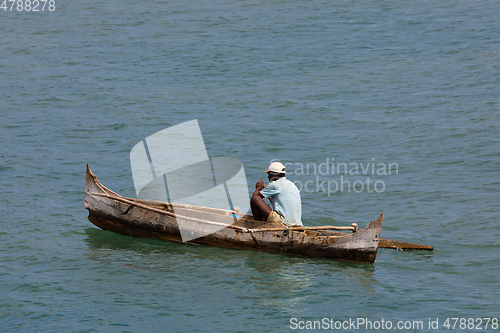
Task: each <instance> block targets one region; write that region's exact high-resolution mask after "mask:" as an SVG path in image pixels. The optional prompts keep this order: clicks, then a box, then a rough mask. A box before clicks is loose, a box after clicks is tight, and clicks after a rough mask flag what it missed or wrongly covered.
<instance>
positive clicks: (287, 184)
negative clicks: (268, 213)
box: [260, 177, 303, 227]
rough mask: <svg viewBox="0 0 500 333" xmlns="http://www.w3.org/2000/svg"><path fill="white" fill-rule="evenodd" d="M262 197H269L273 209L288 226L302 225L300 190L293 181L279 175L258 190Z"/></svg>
mask: <svg viewBox="0 0 500 333" xmlns="http://www.w3.org/2000/svg"><path fill="white" fill-rule="evenodd" d="M260 194H262V195H263V196H264V198H269V197H271V199H272V200H271V201H272V203H273V210H275V211H276V212H277V213H278V214H279V215H281V217H282V219H281V220H282V222H283V223H284V224H286V225H288V226H290V227H295V226H302V225H303V224H302V221H301V217H302V204H301V201H300V191H299V189H298V188H297V186H295V184H294V183H292V182H291V181H289V180H288V179H286V178H285V177H281V178H280V179H278V180H275V181H274V182H270V183H269V184H268V185H267V186H266V188H265V189H263V190H262V191H260Z"/></svg>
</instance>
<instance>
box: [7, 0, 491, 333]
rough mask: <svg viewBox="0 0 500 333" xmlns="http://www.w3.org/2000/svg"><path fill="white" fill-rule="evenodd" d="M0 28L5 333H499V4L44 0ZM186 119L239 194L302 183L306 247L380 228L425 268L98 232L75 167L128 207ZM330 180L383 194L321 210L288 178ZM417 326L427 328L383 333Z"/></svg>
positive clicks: (392, 260) (384, 258)
mask: <svg viewBox="0 0 500 333" xmlns="http://www.w3.org/2000/svg"><path fill="white" fill-rule="evenodd" d="M9 6H10V3H9ZM0 17H1V18H0V27H1V34H0V94H1V98H0V191H1V195H0V209H1V214H0V240H1V247H0V330H1V331H2V332H63V331H64V332H187V331H196V332H274V331H277V332H288V331H297V330H294V329H293V325H292V326H291V323H290V320H291V319H292V318H296V319H297V321H303V322H304V323H306V321H321V320H323V318H327V319H328V320H330V319H333V320H339V321H344V320H347V321H349V319H350V318H352V319H354V320H356V318H366V319H367V320H370V321H381V320H382V319H383V320H385V321H392V323H393V325H394V327H393V329H392V330H389V331H393V332H409V331H413V332H427V331H431V332H435V331H448V330H447V329H446V328H445V327H444V326H443V324H444V323H445V320H446V319H447V318H467V319H468V318H473V319H476V318H485V317H489V318H500V311H499V306H498V304H499V298H500V292H499V281H500V278H499V275H500V268H499V265H500V242H499V237H500V218H499V209H498V204H499V202H500V194H499V193H500V192H499V186H500V174H499V163H500V148H499V147H500V137H499V133H500V112H499V96H500V66H499V63H500V44H499V42H500V38H499V36H500V34H499V31H500V23H499V20H498V18H499V17H500V5H499V3H498V2H497V1H473V2H471V1H452V0H444V1H418V2H409V1H321V0H319V1H283V0H280V1H261V0H245V1H226V0H220V1H210V2H208V1H187V2H186V1H182V2H178V1H177V2H174V1H149V2H139V1H135V0H128V1H104V2H102V1H101V2H95V1H87V0H84V1H78V2H64V3H63V2H60V1H57V0H56V10H55V11H53V12H49V11H47V9H46V10H45V11H44V12H38V13H26V12H21V13H18V12H9V11H6V12H4V11H1V12H0ZM192 119H198V121H199V124H200V127H201V131H202V133H203V136H204V140H205V144H206V146H207V149H208V152H209V155H210V156H212V157H214V156H228V157H235V158H238V159H240V160H241V161H242V162H243V164H244V166H245V171H246V174H247V178H248V181H249V188H252V187H253V185H254V183H255V182H256V181H257V180H259V179H260V178H262V170H265V168H266V167H267V166H268V164H269V163H270V161H271V160H273V159H279V160H281V161H282V162H284V163H291V164H290V167H289V170H290V171H293V172H292V173H291V174H290V176H289V179H291V180H293V181H297V182H298V183H299V182H300V183H301V184H305V183H306V182H307V181H311V183H309V184H310V186H309V188H308V189H309V191H306V190H305V189H303V191H302V199H303V220H304V222H305V223H306V224H307V225H321V224H326V223H336V224H339V225H348V224H350V223H352V222H357V223H358V224H360V226H364V225H366V223H367V222H368V221H370V220H373V219H375V218H376V217H377V216H378V215H379V214H380V213H381V212H382V211H384V212H385V214H386V217H385V220H384V227H383V231H382V237H384V238H389V239H396V240H401V241H410V242H416V243H423V244H428V245H432V246H434V247H435V251H434V252H420V251H413V252H400V251H394V250H389V249H381V250H379V253H378V257H377V260H376V262H375V264H374V265H362V264H347V263H340V262H335V261H328V260H320V259H309V258H295V257H288V256H282V255H276V254H267V253H259V252H251V251H232V250H225V249H218V248H209V247H202V246H187V245H184V244H173V243H166V242H159V241H153V240H143V239H133V238H129V237H124V236H119V235H115V234H112V233H110V232H107V231H102V230H100V229H97V228H96V227H94V226H93V225H92V224H91V223H90V222H89V221H88V220H87V218H86V217H87V211H86V210H85V209H84V207H83V189H84V177H85V167H86V164H87V163H89V164H90V166H91V168H92V170H93V171H94V173H95V174H96V175H97V176H98V177H99V179H100V180H101V181H102V183H103V184H104V185H106V186H107V187H109V188H111V189H113V190H114V191H117V192H118V193H120V194H122V195H126V196H134V195H135V192H134V187H133V181H132V175H131V170H130V164H129V152H130V150H131V148H132V147H133V146H134V145H135V144H136V143H137V142H138V141H139V140H141V139H144V138H145V137H147V136H149V135H151V134H153V133H155V132H157V131H159V130H162V129H164V128H166V127H169V126H173V125H176V124H179V123H182V122H184V121H188V120H192ZM165 149H168V146H166V147H165ZM325 161H329V163H331V162H334V163H346V165H349V166H351V163H353V164H354V165H360V164H363V165H367V163H376V165H377V166H380V165H381V164H383V165H388V164H389V163H392V164H393V166H394V165H395V164H397V172H395V170H393V172H392V173H391V174H380V172H377V170H378V169H375V173H374V174H373V172H371V170H370V172H369V174H367V175H363V174H357V175H356V174H353V173H355V172H351V171H350V170H348V174H346V175H344V178H343V180H344V181H350V182H351V183H353V182H355V181H356V180H359V181H363V182H365V181H366V180H367V178H368V177H369V178H370V180H371V181H372V182H373V183H374V182H377V181H378V182H379V183H378V186H379V187H378V189H379V190H381V189H382V188H381V186H382V184H383V186H384V187H383V191H379V192H376V191H373V190H372V191H371V193H370V192H369V191H368V190H367V189H366V188H365V189H363V190H362V191H354V190H353V189H351V191H347V190H346V189H344V191H336V192H332V193H328V192H327V191H326V190H322V188H321V186H320V184H321V182H323V181H326V182H332V181H337V182H340V175H337V174H331V172H330V173H329V174H319V171H317V172H316V173H314V172H313V170H312V169H310V170H309V173H307V172H300V165H305V164H307V163H314V164H316V165H320V164H321V163H325ZM379 163H381V164H379ZM323 171H324V169H323ZM316 177H317V178H316ZM373 183H372V184H373ZM331 184H333V183H331ZM372 186H373V185H372ZM357 189H358V190H359V189H360V187H359V183H358V188H357ZM429 318H430V319H431V320H433V321H434V320H436V319H439V327H438V329H436V330H432V329H429V327H428V322H429ZM414 320H415V321H422V322H423V323H424V324H425V326H424V328H422V329H421V328H416V329H397V328H396V327H395V326H396V323H397V322H398V321H403V322H404V321H414ZM478 323H479V322H478V321H475V325H477V324H478ZM451 324H453V322H451ZM474 327H478V326H474ZM479 327H482V329H477V330H474V331H477V332H480V331H481V332H482V331H498V330H500V329H498V328H497V329H493V327H492V325H491V323H490V326H489V327H488V329H485V322H483V324H482V326H479ZM470 328H471V327H470V326H468V327H467V328H466V329H463V327H462V329H460V326H459V324H457V326H456V327H455V331H467V330H470V331H472V329H470ZM359 330H362V331H370V330H369V329H366V327H364V326H361V327H360V329H359ZM318 331H320V330H318ZM379 331H383V330H382V329H380V330H379Z"/></svg>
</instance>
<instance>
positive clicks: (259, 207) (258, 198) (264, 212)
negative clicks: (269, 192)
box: [250, 171, 285, 222]
mask: <svg viewBox="0 0 500 333" xmlns="http://www.w3.org/2000/svg"><path fill="white" fill-rule="evenodd" d="M284 176H285V174H282V173H275V172H271V171H269V172H268V173H267V178H268V179H269V182H273V181H275V180H278V179H280V178H281V177H284ZM265 187H266V185H265V184H264V180H263V179H261V180H259V181H258V182H257V184H255V191H254V192H253V194H252V198H251V199H250V207H251V208H252V215H253V218H254V220H257V221H264V222H266V221H267V218H268V217H269V214H270V213H271V211H272V209H271V207H269V206H268V205H267V203H266V202H265V201H264V196H263V195H262V194H260V191H261V190H263V189H264V188H265Z"/></svg>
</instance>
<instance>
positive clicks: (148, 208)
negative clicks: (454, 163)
mask: <svg viewBox="0 0 500 333" xmlns="http://www.w3.org/2000/svg"><path fill="white" fill-rule="evenodd" d="M84 202H85V208H86V209H88V211H89V216H88V219H89V221H90V222H92V223H93V224H95V225H96V226H98V227H99V228H101V229H104V230H109V231H112V232H115V233H118V234H122V235H127V236H131V237H143V238H156V239H161V240H168V241H175V242H182V238H181V232H180V230H179V227H178V221H179V222H184V221H185V222H191V223H192V224H191V225H194V227H193V228H194V229H195V226H196V225H197V224H203V225H215V226H216V225H217V224H218V223H219V222H213V221H219V220H220V217H221V216H224V217H226V219H227V218H231V216H232V215H233V214H234V213H235V212H234V211H230V210H222V209H215V208H206V207H197V206H187V205H181V204H175V203H174V204H172V203H165V202H160V201H153V200H140V199H133V198H126V197H122V196H120V195H119V194H117V193H115V192H113V191H111V190H110V189H108V188H106V187H105V186H103V185H102V184H101V183H100V182H99V181H98V180H97V177H96V176H95V175H94V174H93V173H92V171H91V170H90V168H89V166H88V165H87V174H86V180H85V198H84ZM177 207H182V208H183V209H182V211H183V212H184V213H183V215H182V216H181V215H179V214H174V213H173V211H174V209H176V212H178V210H177ZM383 218H384V213H382V214H381V215H380V216H379V217H378V218H377V219H376V220H375V221H371V222H370V223H368V225H367V226H366V227H365V228H363V229H361V230H359V231H356V232H353V233H344V232H338V231H331V230H314V229H324V228H325V227H310V228H307V227H303V228H295V227H294V228H286V229H285V228H284V227H283V226H282V225H281V224H279V225H278V224H269V223H265V222H261V221H255V220H254V219H253V217H252V216H251V215H244V216H243V217H242V218H240V219H236V218H232V220H234V223H233V224H232V225H224V228H223V229H220V230H217V231H216V232H213V233H211V234H208V235H205V236H203V237H199V238H195V239H192V240H190V241H188V242H187V243H193V244H203V245H210V246H218V247H223V248H231V249H244V250H261V251H268V252H278V253H285V254H292V255H300V256H307V257H320V258H328V259H335V260H342V261H350V262H359V263H370V264H372V263H373V262H374V261H375V257H376V256H377V250H378V247H379V241H380V231H381V229H382V221H383ZM183 225H184V224H183ZM219 228H220V226H219ZM326 228H327V229H335V228H336V229H341V230H348V229H352V227H326ZM194 229H193V231H196V230H194ZM269 229H272V230H269ZM296 229H301V230H296ZM356 229H357V228H356Z"/></svg>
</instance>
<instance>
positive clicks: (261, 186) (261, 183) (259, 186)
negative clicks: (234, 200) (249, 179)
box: [255, 179, 266, 191]
mask: <svg viewBox="0 0 500 333" xmlns="http://www.w3.org/2000/svg"><path fill="white" fill-rule="evenodd" d="M265 187H266V184H264V179H261V180H259V181H258V182H257V184H255V189H256V190H257V191H260V190H263V189H264V188H265Z"/></svg>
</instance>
